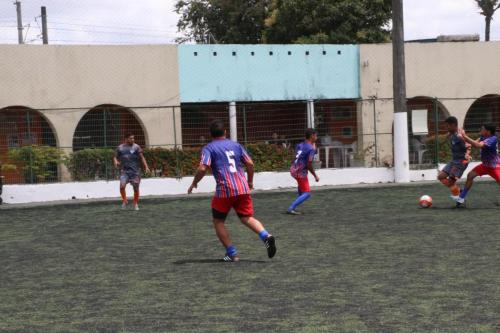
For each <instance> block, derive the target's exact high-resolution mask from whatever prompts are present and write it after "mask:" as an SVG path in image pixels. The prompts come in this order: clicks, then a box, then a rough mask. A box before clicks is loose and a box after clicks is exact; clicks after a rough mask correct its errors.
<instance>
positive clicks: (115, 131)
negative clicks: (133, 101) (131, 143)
mask: <svg viewBox="0 0 500 333" xmlns="http://www.w3.org/2000/svg"><path fill="white" fill-rule="evenodd" d="M126 133H132V134H134V136H135V142H136V143H137V144H138V145H140V146H144V145H145V135H144V130H143V128H142V126H141V124H140V122H139V120H138V119H137V118H136V116H135V115H134V113H133V112H132V111H131V110H130V109H128V108H126V107H123V106H119V105H113V104H105V105H99V106H96V107H95V108H93V109H91V110H90V111H88V112H87V113H86V114H85V115H84V116H83V117H82V119H81V120H80V121H79V122H78V125H77V127H76V130H75V134H74V136H73V151H79V150H82V149H86V148H116V147H117V146H118V145H120V144H121V143H122V142H123V136H124V135H125V134H126Z"/></svg>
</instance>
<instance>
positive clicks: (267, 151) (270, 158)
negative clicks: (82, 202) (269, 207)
mask: <svg viewBox="0 0 500 333" xmlns="http://www.w3.org/2000/svg"><path fill="white" fill-rule="evenodd" d="M246 149H247V150H248V153H249V154H250V156H252V159H253V160H254V163H255V170H256V171H257V172H262V171H285V170H288V168H289V167H290V164H291V162H292V159H293V157H294V155H293V151H292V150H290V149H285V148H283V147H281V146H278V145H269V144H248V145H247V146H246ZM113 154H114V149H108V148H89V149H83V150H80V151H77V152H74V153H72V154H71V155H70V157H69V158H68V161H67V165H68V168H69V170H70V172H71V174H72V176H73V179H74V180H76V181H87V180H98V179H114V178H117V177H118V171H117V170H115V169H114V168H113V162H112V160H113ZM200 154H201V149H200V148H185V149H166V148H147V149H144V157H145V158H146V161H147V162H148V165H149V168H150V169H151V172H152V173H151V174H150V175H144V176H145V177H151V176H153V177H184V176H192V175H194V173H195V172H196V168H197V167H198V165H199V163H200Z"/></svg>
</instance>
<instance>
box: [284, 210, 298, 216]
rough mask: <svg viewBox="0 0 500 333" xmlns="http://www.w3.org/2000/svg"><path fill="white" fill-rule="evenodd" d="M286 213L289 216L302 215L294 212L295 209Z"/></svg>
mask: <svg viewBox="0 0 500 333" xmlns="http://www.w3.org/2000/svg"><path fill="white" fill-rule="evenodd" d="M286 213H287V214H289V215H302V213H301V212H298V211H296V210H293V209H292V210H287V211H286Z"/></svg>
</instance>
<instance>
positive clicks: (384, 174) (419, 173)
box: [2, 167, 472, 204]
mask: <svg viewBox="0 0 500 333" xmlns="http://www.w3.org/2000/svg"><path fill="white" fill-rule="evenodd" d="M470 169H472V168H471V167H469V170H470ZM318 175H319V177H320V178H321V181H320V182H319V183H315V182H314V180H313V179H310V181H311V186H312V187H318V186H327V185H329V186H332V185H354V184H376V183H391V182H393V181H394V171H393V169H388V168H360V169H357V168H352V169H323V170H319V171H318ZM436 176H437V170H413V171H411V180H412V181H425V180H434V179H436ZM192 180H193V178H192V177H185V178H182V179H180V180H177V179H174V178H161V179H160V178H154V179H144V180H143V181H142V184H141V194H142V196H153V195H155V196H158V195H179V194H185V193H186V191H187V188H188V187H189V185H190V184H191V182H192ZM254 183H255V187H256V189H257V190H274V189H280V188H293V187H296V183H295V181H294V180H293V179H292V178H291V177H290V175H289V173H288V172H263V173H257V174H256V175H255V180H254ZM118 187H119V183H118V181H111V182H105V181H101V182H88V183H59V184H47V185H7V186H4V193H3V195H2V198H3V200H4V202H5V203H7V204H19V203H33V202H50V201H61V200H72V198H73V197H74V198H75V199H101V198H116V199H117V200H118V199H119V197H120V195H119V192H118ZM214 187H215V182H214V180H213V178H212V177H206V178H205V179H204V180H203V181H202V182H201V183H200V184H199V186H198V189H197V190H196V193H211V192H213V191H214ZM128 191H129V192H128V193H129V195H132V189H131V188H130V187H128Z"/></svg>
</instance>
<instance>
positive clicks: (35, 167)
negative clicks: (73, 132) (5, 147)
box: [3, 145, 64, 183]
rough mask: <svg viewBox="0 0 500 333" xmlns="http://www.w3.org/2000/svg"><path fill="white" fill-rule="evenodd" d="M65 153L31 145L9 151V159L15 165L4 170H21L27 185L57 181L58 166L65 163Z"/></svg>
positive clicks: (53, 148)
mask: <svg viewBox="0 0 500 333" xmlns="http://www.w3.org/2000/svg"><path fill="white" fill-rule="evenodd" d="M63 156H64V154H63V152H62V151H61V150H60V149H58V148H56V147H49V146H37V145H30V146H24V147H19V148H12V149H9V151H8V154H7V157H8V159H9V160H10V161H11V162H12V163H13V164H12V165H4V166H3V169H4V170H9V169H10V170H17V169H18V168H20V169H21V170H22V171H23V173H24V177H25V180H26V182H27V183H42V182H46V181H56V180H57V164H58V163H61V162H62V161H63Z"/></svg>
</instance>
